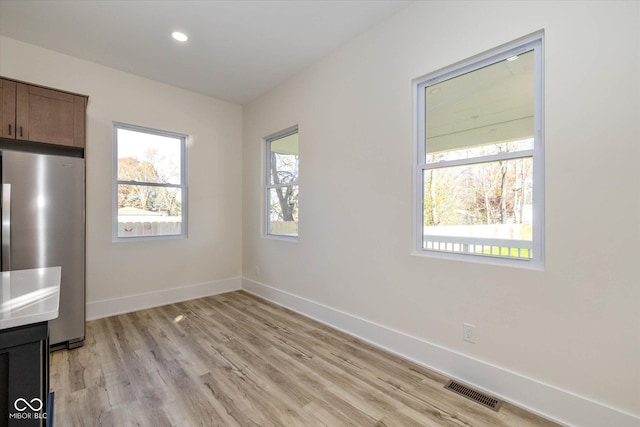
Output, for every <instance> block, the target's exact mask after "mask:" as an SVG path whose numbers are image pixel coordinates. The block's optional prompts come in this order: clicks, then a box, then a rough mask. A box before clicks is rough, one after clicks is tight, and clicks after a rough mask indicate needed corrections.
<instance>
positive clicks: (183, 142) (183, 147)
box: [111, 121, 189, 242]
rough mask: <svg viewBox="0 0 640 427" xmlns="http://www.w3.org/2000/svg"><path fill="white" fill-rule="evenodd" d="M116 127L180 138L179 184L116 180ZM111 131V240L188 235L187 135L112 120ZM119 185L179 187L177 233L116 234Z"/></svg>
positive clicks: (161, 238)
mask: <svg viewBox="0 0 640 427" xmlns="http://www.w3.org/2000/svg"><path fill="white" fill-rule="evenodd" d="M118 129H124V130H129V131H134V132H140V133H146V134H151V135H157V136H163V137H169V138H175V139H179V140H180V184H161V183H154V182H141V181H124V180H118ZM112 132H113V142H112V148H113V159H112V201H111V208H112V213H111V222H112V224H111V230H112V233H111V234H112V241H113V242H124V241H142V240H165V239H181V238H187V237H188V233H187V230H188V217H189V215H188V205H189V203H188V200H189V197H188V196H189V193H188V180H187V178H188V176H189V174H188V170H187V139H188V135H185V134H182V133H177V132H171V131H165V130H160V129H154V128H149V127H144V126H138V125H132V124H128V123H121V122H116V121H114V122H113V124H112ZM119 185H145V186H151V187H169V188H178V189H180V192H181V196H182V201H181V207H180V216H181V224H180V233H179V234H158V235H142V236H119V235H118V186H119Z"/></svg>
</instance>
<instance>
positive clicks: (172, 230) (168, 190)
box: [118, 184, 182, 237]
mask: <svg viewBox="0 0 640 427" xmlns="http://www.w3.org/2000/svg"><path fill="white" fill-rule="evenodd" d="M181 233H182V191H181V190H180V189H179V188H173V187H159V186H147V185H125V184H118V237H132V236H158V235H174V234H181Z"/></svg>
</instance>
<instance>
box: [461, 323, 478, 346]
mask: <svg viewBox="0 0 640 427" xmlns="http://www.w3.org/2000/svg"><path fill="white" fill-rule="evenodd" d="M475 329H476V326H475V325H471V324H469V323H463V324H462V339H463V340H465V341H468V342H470V343H475V342H476V331H475Z"/></svg>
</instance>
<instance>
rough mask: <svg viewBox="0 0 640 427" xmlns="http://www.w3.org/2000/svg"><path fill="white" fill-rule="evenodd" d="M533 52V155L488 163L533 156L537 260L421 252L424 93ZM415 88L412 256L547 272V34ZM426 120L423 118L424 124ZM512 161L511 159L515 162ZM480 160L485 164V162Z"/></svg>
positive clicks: (436, 74) (450, 70)
mask: <svg viewBox="0 0 640 427" xmlns="http://www.w3.org/2000/svg"><path fill="white" fill-rule="evenodd" d="M530 50H533V51H534V55H535V57H534V67H535V68H534V76H535V80H534V148H533V150H532V151H533V153H531V152H530V151H531V150H528V151H519V152H510V153H501V154H498V155H494V156H487V157H486V159H489V160H488V161H496V160H502V159H507V158H520V157H529V156H531V154H533V156H532V157H533V218H534V222H533V224H534V228H533V242H532V244H533V247H532V249H533V254H534V257H533V259H529V260H527V259H517V258H506V257H498V256H486V255H476V254H466V253H451V252H444V251H436V250H430V249H423V239H424V236H423V233H424V228H423V203H424V200H423V197H424V194H423V180H424V177H423V170H427V169H430V168H433V165H434V164H431V166H429V164H428V163H426V160H425V159H426V152H425V150H426V146H425V144H424V141H425V139H424V138H425V128H424V126H425V122H424V119H423V118H424V116H425V110H424V106H425V103H424V90H421V88H424V87H426V86H431V85H434V84H436V83H439V82H441V81H444V80H448V79H451V78H453V77H455V76H458V75H461V74H464V73H467V72H470V71H473V70H476V69H478V68H480V67H481V66H486V65H489V64H492V63H495V62H498V61H500V60H502V59H506V58H508V57H510V56H514V55H518V54H520V53H523V52H526V51H530ZM412 88H413V111H414V115H413V128H414V129H413V131H414V150H413V152H414V156H415V158H414V163H413V164H414V183H413V203H414V209H413V212H414V213H413V217H414V220H413V222H414V227H413V230H414V231H413V234H414V238H413V250H412V252H411V254H412V255H416V256H422V257H429V258H440V259H448V260H455V261H467V262H472V263H480V264H493V265H500V266H508V267H519V268H528V269H534V270H542V269H544V259H545V253H544V249H545V247H544V246H545V245H544V233H545V232H544V230H545V224H544V222H545V221H544V213H545V209H544V192H545V179H544V31H542V30H541V31H538V32H536V33H533V34H530V35H528V36H525V37H523V38H520V39H518V40H515V41H513V42H511V43H507V44H505V45H503V46H500V47H498V48H496V49H492V50H490V51H488V52H485V53H483V54H480V55H477V56H474V57H472V58H469V59H466V60H464V61H461V62H458V63H456V64H453V65H451V66H448V67H445V68H443V69H440V70H437V71H434V72H432V73H429V74H427V75H425V76H422V77H419V78H417V79H415V80H414V81H413V82H412ZM421 118H422V119H421ZM512 156H513V157H512ZM482 161H487V160H485V159H483V160H482ZM445 163H447V165H450V166H456V165H460V164H466V163H480V161H478V159H477V158H476V159H473V160H472V161H467V160H466V159H462V160H455V161H449V162H439V163H438V164H437V165H438V167H441V166H443V165H444V164H445Z"/></svg>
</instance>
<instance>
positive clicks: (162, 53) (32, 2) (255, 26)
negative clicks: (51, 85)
mask: <svg viewBox="0 0 640 427" xmlns="http://www.w3.org/2000/svg"><path fill="white" fill-rule="evenodd" d="M409 3H411V1H401V0H375V1H368V0H340V1H332V0H325V1H320V0H316V1H302V0H288V1H275V0H273V1H271V0H263V1H249V0H246V1H241V0H236V1H212V0H209V1H205V0H202V1H188V0H183V1H175V0H164V1H157V0H156V1H151V0H133V1H132V0H127V1H121V0H83V1H82V0H47V1H44V0H0V34H1V35H3V36H7V37H10V38H14V39H17V40H22V41H24V42H27V43H31V44H34V45H38V46H42V47H45V48H48V49H52V50H55V51H58V52H61V53H65V54H68V55H72V56H75V57H79V58H83V59H86V60H89V61H92V62H96V63H99V64H103V65H106V66H109V67H113V68H117V69H120V70H123V71H127V72H130V73H133V74H137V75H140V76H144V77H147V78H150V79H154V80H158V81H161V82H164V83H168V84H170V85H174V86H178V87H181V88H184V89H188V90H192V91H195V92H200V93H203V94H206V95H210V96H213V97H216V98H219V99H223V100H226V101H230V102H234V103H238V104H244V103H246V102H249V101H251V100H253V99H255V98H256V97H257V96H259V95H260V94H262V93H264V92H266V91H268V90H269V89H271V88H273V87H275V86H277V85H278V84H280V83H282V82H283V81H285V80H286V79H287V78H289V77H290V76H292V75H294V74H296V73H297V72H300V71H301V70H303V69H304V68H306V67H308V66H309V65H311V64H312V63H313V62H315V61H317V60H318V59H319V58H321V57H323V56H324V55H326V54H328V53H329V52H331V51H332V50H334V49H336V48H337V47H339V46H340V45H342V44H344V43H346V42H347V41H349V40H350V39H352V38H354V37H355V36H357V35H358V34H360V33H362V32H364V31H366V30H367V29H368V28H370V27H372V26H374V25H375V24H377V23H379V22H381V21H382V20H384V19H385V18H387V17H388V16H391V15H392V14H394V13H396V12H397V11H399V10H400V9H402V8H404V7H406V6H407V5H408V4H409ZM175 30H179V31H182V32H184V33H186V34H188V35H189V37H190V39H189V41H188V42H187V43H185V44H180V43H178V42H176V41H175V40H173V39H172V38H171V37H170V34H171V32H172V31H175Z"/></svg>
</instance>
